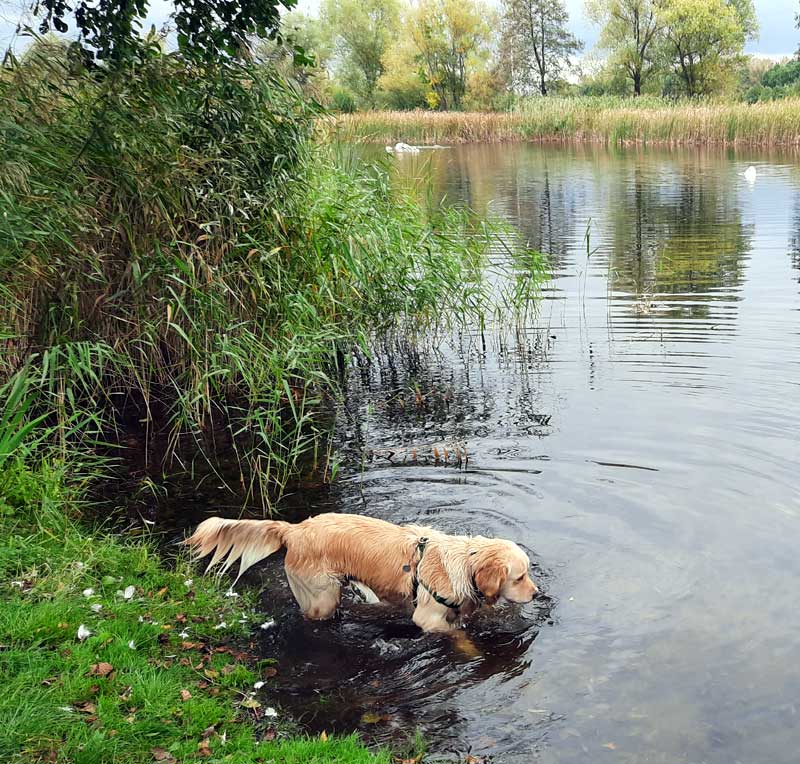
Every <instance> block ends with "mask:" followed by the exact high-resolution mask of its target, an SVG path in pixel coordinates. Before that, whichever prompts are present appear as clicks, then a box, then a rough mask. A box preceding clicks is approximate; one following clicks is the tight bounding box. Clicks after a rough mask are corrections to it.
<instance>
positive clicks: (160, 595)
mask: <svg viewBox="0 0 800 764" xmlns="http://www.w3.org/2000/svg"><path fill="white" fill-rule="evenodd" d="M167 589H168V587H166V586H164V587H163V588H161V589H159V590H158V591H157V592H156V597H163V596H164V595H165V594H166V593H167Z"/></svg>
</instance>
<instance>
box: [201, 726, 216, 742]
mask: <svg viewBox="0 0 800 764" xmlns="http://www.w3.org/2000/svg"><path fill="white" fill-rule="evenodd" d="M216 734H217V730H216V727H215V726H214V725H213V724H212V725H211V726H210V727H206V728H205V729H204V730H203V734H202V735H200V737H201V738H202V739H203V740H208V739H209V738H210V737H211V736H212V735H216Z"/></svg>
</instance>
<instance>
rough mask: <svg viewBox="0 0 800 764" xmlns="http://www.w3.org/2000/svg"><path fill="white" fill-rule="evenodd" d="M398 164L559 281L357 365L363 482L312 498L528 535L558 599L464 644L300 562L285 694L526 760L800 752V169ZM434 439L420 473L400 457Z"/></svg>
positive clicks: (281, 634) (273, 578)
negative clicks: (333, 598) (332, 609)
mask: <svg viewBox="0 0 800 764" xmlns="http://www.w3.org/2000/svg"><path fill="white" fill-rule="evenodd" d="M393 161H395V162H396V163H397V164H398V172H400V173H402V174H406V175H408V176H418V177H421V178H426V179H428V180H429V181H430V182H431V183H432V184H433V187H434V188H435V189H436V193H437V194H439V195H446V197H447V199H448V200H450V201H452V202H454V203H455V202H466V203H468V204H469V205H470V206H471V207H473V208H474V209H475V210H477V211H478V212H481V213H483V212H490V213H492V214H494V215H496V216H499V217H501V218H503V219H504V220H506V221H507V222H508V223H510V224H511V225H512V226H513V227H514V228H516V229H517V230H518V232H519V234H520V236H521V237H522V238H523V239H524V240H525V241H527V242H528V243H529V244H530V246H532V247H535V248H538V249H541V250H542V251H544V252H546V253H547V254H548V255H549V256H550V258H551V269H552V273H553V278H552V281H550V282H549V283H548V284H547V285H546V288H545V291H544V295H543V299H542V301H541V302H540V304H539V310H538V315H537V316H536V317H535V318H534V319H532V320H531V321H530V322H529V325H528V326H526V327H525V328H523V329H516V328H514V327H508V331H507V332H505V333H504V335H503V336H494V335H492V336H487V337H485V338H481V336H480V335H479V334H478V333H477V332H464V333H462V334H461V335H460V336H458V337H457V338H456V341H455V342H451V343H446V344H445V345H444V346H442V347H441V348H440V349H439V351H438V352H435V353H433V352H430V353H424V354H417V353H411V354H404V353H387V354H385V356H379V357H376V358H375V359H374V360H373V361H372V362H371V363H367V362H365V361H363V360H362V361H361V362H360V363H354V365H353V368H352V370H351V373H350V375H349V381H348V385H347V394H346V399H345V401H344V402H343V404H342V406H341V415H340V419H339V425H338V430H337V444H338V447H339V448H340V449H341V452H342V454H343V456H344V465H343V470H342V474H341V476H340V479H339V480H338V481H337V483H335V484H334V486H333V487H332V488H322V487H321V488H319V489H311V488H309V489H306V490H304V491H302V492H301V493H300V494H298V495H296V496H294V497H290V501H294V502H295V503H299V504H302V505H303V507H304V510H305V511H308V512H318V511H342V512H366V513H368V514H370V515H373V516H376V517H381V518H385V519H388V520H391V521H394V522H424V523H427V524H431V525H435V526H437V527H439V528H442V529H444V530H446V531H452V532H470V533H482V534H485V535H497V536H503V537H507V538H511V539H513V540H515V541H517V542H518V543H520V544H521V545H522V546H523V547H525V548H526V549H528V550H529V551H530V552H531V555H532V558H533V560H534V563H535V570H536V573H537V578H538V580H539V581H540V584H541V587H542V589H543V590H544V591H545V592H546V594H547V595H548V597H549V599H545V600H542V601H539V602H537V603H535V604H532V605H530V606H525V607H523V608H506V609H502V608H501V609H498V610H495V611H493V612H490V613H486V614H482V615H481V617H480V618H479V619H478V620H477V621H476V622H474V623H472V624H470V625H469V626H468V628H467V634H468V635H469V637H470V639H471V641H472V646H471V647H470V648H469V649H464V648H463V646H462V647H461V648H459V647H457V646H455V645H453V643H452V642H451V641H450V640H449V639H447V638H446V637H441V636H426V635H421V634H420V633H419V632H418V631H417V630H416V629H415V628H414V627H413V625H411V624H410V620H409V619H408V618H407V616H404V615H402V614H398V613H394V612H391V613H389V614H386V615H384V614H378V613H376V611H375V610H374V609H369V608H365V607H359V606H351V607H349V608H347V609H346V611H345V613H344V614H343V615H342V617H340V618H338V619H337V620H335V621H333V622H331V623H324V624H310V623H305V622H303V620H302V619H301V618H300V617H299V615H298V614H297V611H296V607H295V606H294V605H293V604H292V603H291V600H290V597H289V594H288V592H287V589H286V584H285V581H284V580H283V577H282V573H281V569H280V561H279V560H275V561H270V562H268V564H266V565H265V566H262V568H261V572H260V573H259V576H260V577H262V578H264V579H265V580H266V592H265V596H264V608H265V609H266V610H267V611H270V612H274V613H275V616H276V621H277V626H276V627H275V628H274V629H272V630H270V631H268V632H265V634H264V636H263V638H262V640H261V649H262V651H263V652H264V654H265V655H267V656H275V657H276V658H277V659H278V664H277V668H278V676H277V677H276V678H275V679H274V680H271V684H270V685H269V686H268V687H265V688H264V689H263V690H262V692H263V693H264V696H263V702H264V703H269V704H270V705H277V706H279V707H283V708H286V709H288V711H290V712H292V713H294V714H296V715H298V716H299V717H300V718H301V721H303V722H304V723H305V724H306V725H307V727H308V728H309V729H310V730H314V731H318V730H322V729H325V730H327V731H328V732H329V733H330V732H332V731H347V730H352V729H359V730H361V731H362V732H364V733H365V734H366V735H368V736H369V737H370V739H373V740H378V741H385V742H396V741H398V740H400V739H402V738H403V737H405V736H409V735H413V734H414V731H415V730H416V729H419V730H420V731H421V732H422V733H423V735H424V736H425V737H426V738H427V740H428V741H429V743H430V750H431V751H432V752H433V753H435V754H437V755H441V756H447V755H455V753H454V752H459V753H464V752H466V751H470V752H471V753H472V754H473V755H475V756H492V757H493V761H495V762H503V763H508V764H512V763H514V764H517V763H521V762H529V761H531V760H535V761H540V762H582V763H585V762H603V761H608V762H619V761H624V762H641V761H647V762H654V763H659V764H660V763H661V762H663V763H664V764H667V763H669V764H674V763H675V762H719V764H734V763H735V762H743V763H752V762H764V763H765V764H766V763H769V764H780V763H782V762H786V764H789V763H790V762H791V763H792V764H793V763H794V762H796V761H797V760H798V756H800V753H798V751H800V606H799V605H800V593H799V590H800V475H798V469H799V467H800V434H799V432H798V430H799V428H800V163H799V162H798V161H796V160H795V159H793V158H792V157H781V156H780V155H776V156H772V155H752V156H751V155H742V154H736V155H734V154H730V153H724V152H713V151H705V150H704V151H701V150H680V151H661V150H641V149H631V150H625V151H616V150H606V149H603V148H599V147H592V146H578V147H571V148H560V147H559V148H555V147H553V148H551V147H540V146H534V145H501V146H497V145H491V146H484V145H479V146H464V147H457V148H452V149H447V150H442V151H437V152H432V153H430V154H425V155H422V156H404V157H400V158H398V159H395V160H393ZM750 164H753V165H755V167H756V168H757V178H756V181H755V183H752V184H751V183H749V182H748V181H747V180H746V179H745V178H744V177H743V176H742V173H743V172H744V170H745V169H746V168H747V167H748V166H749V165H750ZM587 229H588V230H589V247H590V255H589V257H588V258H587V247H586V232H587ZM483 339H485V343H484V341H483ZM433 443H445V444H451V447H452V444H454V443H461V444H463V447H464V448H466V450H467V452H468V454H469V459H468V463H467V465H466V467H464V466H463V465H462V466H460V467H458V466H454V465H451V466H444V465H441V464H436V463H434V462H433V460H432V459H427V458H425V453H426V448H427V447H428V446H429V445H430V444H433ZM406 447H410V448H413V447H416V448H418V449H419V452H420V457H419V458H417V459H416V460H414V461H413V463H401V462H402V460H401V459H400V458H399V457H398V456H395V457H394V458H393V459H391V460H390V459H389V458H387V457H388V456H389V452H391V451H398V449H402V448H406ZM371 450H376V451H377V455H376V456H375V458H372V459H366V460H364V462H363V464H361V463H360V457H359V455H360V454H364V453H368V452H370V451H371ZM184 501H185V497H184ZM184 506H185V505H184ZM202 509H203V511H205V507H203V508H202ZM212 509H213V507H212ZM202 514H203V513H202V511H198V512H196V513H195V514H194V516H193V520H197V519H199V517H200V516H202Z"/></svg>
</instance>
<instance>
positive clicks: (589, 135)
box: [337, 97, 800, 147]
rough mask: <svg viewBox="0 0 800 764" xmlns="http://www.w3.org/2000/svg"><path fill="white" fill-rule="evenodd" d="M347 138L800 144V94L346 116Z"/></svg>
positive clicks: (570, 101)
mask: <svg viewBox="0 0 800 764" xmlns="http://www.w3.org/2000/svg"><path fill="white" fill-rule="evenodd" d="M337 128H338V130H339V131H340V134H341V135H342V136H343V137H345V138H349V137H355V138H360V139H365V140H370V141H377V142H381V143H394V142H396V141H404V142H406V143H412V144H432V143H448V144H450V143H472V142H481V141H483V142H502V141H543V142H545V141H553V142H559V141H591V142H596V143H604V144H626V143H638V144H663V145H680V144H686V145H703V144H709V145H719V146H753V147H760V146H761V147H767V146H786V147H796V146H800V99H785V100H782V101H771V102H767V103H756V104H747V103H709V104H703V103H680V102H679V103H674V104H672V103H667V102H664V101H662V100H660V99H640V100H632V99H625V100H623V99H615V98H550V97H548V98H541V99H533V100H530V101H528V102H526V103H525V104H524V105H523V106H520V107H519V108H518V109H516V110H515V111H512V112H493V113H482V112H431V111H422V110H417V111H408V112H402V111H374V112H359V113H355V114H342V115H341V116H339V117H338V120H337Z"/></svg>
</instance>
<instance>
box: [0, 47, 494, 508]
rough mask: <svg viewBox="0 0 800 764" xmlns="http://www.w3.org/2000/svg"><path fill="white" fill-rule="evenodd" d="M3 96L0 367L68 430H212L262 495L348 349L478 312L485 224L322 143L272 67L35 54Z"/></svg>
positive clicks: (309, 433) (178, 433)
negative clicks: (27, 381) (394, 331)
mask: <svg viewBox="0 0 800 764" xmlns="http://www.w3.org/2000/svg"><path fill="white" fill-rule="evenodd" d="M0 104H1V106H0V207H2V210H3V214H2V215H0V283H2V284H3V286H4V290H5V299H4V300H3V303H2V306H0V327H2V329H1V330H0V331H1V332H2V335H3V336H4V337H6V349H5V352H4V353H3V354H2V355H0V381H1V380H2V379H12V378H13V377H14V375H15V373H17V371H18V369H19V368H20V367H22V366H26V367H28V368H30V369H33V370H34V377H35V379H36V380H37V384H36V393H37V395H39V396H40V397H41V406H40V408H41V410H47V411H53V412H55V414H54V416H55V417H56V419H57V420H58V421H59V422H61V423H63V427H62V428H61V432H62V433H64V434H65V436H66V435H67V434H68V435H69V437H74V433H75V428H74V427H71V426H70V424H71V423H74V421H75V417H76V416H78V415H79V414H78V412H84V413H85V412H91V413H92V420H91V427H90V428H89V429H91V430H92V432H93V433H94V435H95V436H99V435H100V434H101V432H102V434H103V435H104V436H105V437H108V434H109V428H111V427H113V426H114V424H115V423H118V422H119V421H120V420H121V419H126V421H135V422H141V423H143V426H144V428H145V430H146V435H151V434H153V433H154V432H158V433H160V434H161V436H162V437H164V438H166V439H167V440H168V446H169V447H168V449H167V453H168V454H170V455H173V456H176V455H179V454H180V453H181V451H182V449H183V447H184V446H188V447H190V448H192V449H194V448H196V447H200V449H201V450H202V451H203V452H205V453H208V452H209V451H212V450H213V449H214V447H215V446H216V445H217V443H218V439H219V438H220V437H222V438H223V439H224V440H225V442H226V443H228V444H229V445H230V446H231V447H233V448H234V449H235V450H236V452H237V453H238V455H239V457H240V464H241V466H242V469H241V476H240V480H241V482H242V483H243V484H244V485H245V486H246V487H247V488H248V489H250V490H253V491H255V490H256V489H258V493H259V495H261V496H262V497H266V496H267V495H268V494H269V492H270V489H275V488H276V487H277V488H279V487H280V486H281V485H283V484H284V483H285V481H286V479H287V477H288V476H289V475H291V474H292V472H293V471H294V470H295V468H296V466H297V463H298V458H299V457H300V456H301V455H302V454H303V453H305V452H308V451H310V450H312V451H313V450H314V449H316V448H317V447H318V446H319V444H320V440H319V436H320V434H321V432H322V431H323V429H324V424H323V421H324V420H323V419H320V417H319V411H320V404H321V402H322V400H323V398H324V397H325V396H327V395H329V394H330V392H331V390H332V389H333V388H334V387H335V372H336V362H337V359H339V361H340V362H341V360H342V359H343V358H346V355H347V353H348V352H349V350H350V348H351V347H352V346H353V345H354V344H362V345H363V344H366V342H367V339H368V337H369V336H370V335H371V334H373V333H374V332H377V331H380V330H383V329H386V328H388V327H390V326H396V325H399V324H401V325H405V326H408V325H424V324H429V323H431V322H441V321H446V320H448V319H450V318H452V317H453V316H455V315H457V314H458V313H461V312H463V311H465V310H474V311H477V312H481V311H483V310H485V309H486V306H487V304H488V287H487V285H486V283H485V281H484V280H483V278H482V275H481V273H482V266H483V263H484V253H485V251H486V247H487V245H488V243H489V238H490V236H489V233H488V232H487V231H486V230H484V229H482V228H480V227H478V228H476V227H475V225H474V223H473V221H471V220H470V218H469V217H468V215H466V214H465V213H463V212H458V211H452V210H451V211H441V210H436V209H433V208H428V207H424V206H421V205H420V203H419V202H418V201H417V200H416V199H415V197H414V195H413V194H412V193H405V192H403V191H401V190H399V189H397V188H393V187H392V184H391V183H390V181H389V178H388V175H387V173H386V171H385V170H383V169H382V168H380V167H372V168H364V167H363V166H362V165H360V164H358V163H348V162H346V161H343V159H342V157H341V156H339V155H338V154H337V151H336V149H335V148H334V147H331V146H324V145H320V144H319V143H318V142H316V141H315V140H314V139H313V134H314V130H315V125H316V121H317V119H318V117H319V113H318V111H317V110H316V109H315V108H314V107H313V106H311V105H309V104H308V103H307V102H305V101H304V99H303V97H302V95H301V94H300V92H299V91H297V90H296V89H294V88H293V87H292V85H290V84H289V83H287V82H285V81H283V80H282V79H280V78H279V77H278V76H277V75H275V74H274V73H273V72H271V71H269V70H265V69H257V68H252V67H251V68H246V69H242V70H241V71H240V72H239V73H238V74H236V73H232V72H230V71H229V72H226V73H224V74H217V75H210V74H208V73H201V72H199V71H197V70H195V69H194V68H192V66H191V65H189V64H186V63H184V62H182V61H181V60H180V58H178V57H175V56H170V55H164V54H162V53H161V52H160V51H158V50H157V49H154V50H153V51H152V54H151V56H150V57H149V58H148V59H146V60H144V61H142V62H139V63H137V64H136V65H132V67H131V69H130V70H127V71H118V72H116V73H115V74H114V75H113V76H99V75H98V74H97V73H96V72H87V71H85V70H82V69H80V68H76V66H75V64H74V63H73V62H70V61H69V60H68V59H67V58H66V57H65V56H64V55H63V53H62V52H61V51H60V49H56V50H55V53H53V51H42V50H34V52H33V53H31V54H30V55H29V56H28V57H27V59H26V60H24V61H22V62H16V63H14V65H13V66H12V67H11V68H9V69H7V70H6V71H4V72H3V75H2V77H1V78H0Z"/></svg>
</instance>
